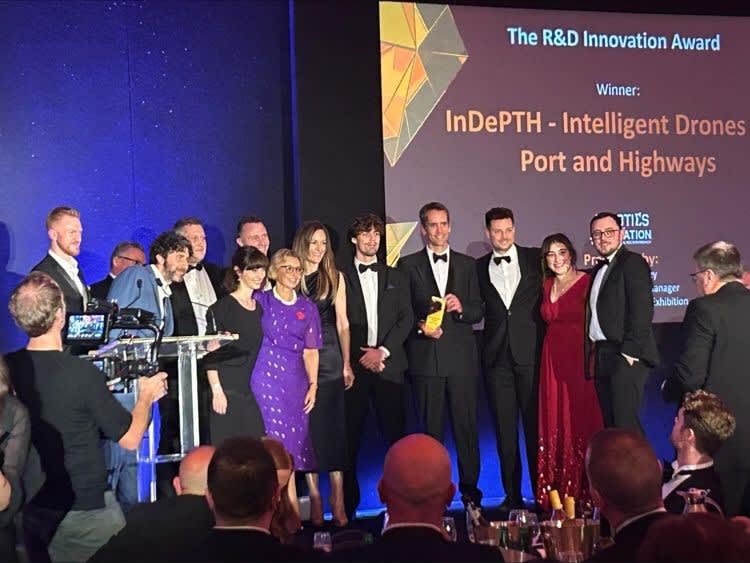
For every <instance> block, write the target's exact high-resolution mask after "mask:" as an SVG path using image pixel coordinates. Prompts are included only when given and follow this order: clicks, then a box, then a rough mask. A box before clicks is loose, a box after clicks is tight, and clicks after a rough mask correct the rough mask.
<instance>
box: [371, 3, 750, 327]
mask: <svg viewBox="0 0 750 563" xmlns="http://www.w3.org/2000/svg"><path fill="white" fill-rule="evenodd" d="M380 30H381V31H380V33H381V35H380V39H381V76H382V95H383V107H382V111H383V145H384V147H383V148H384V159H383V160H384V167H385V199H386V212H387V214H388V216H389V219H390V222H392V223H396V224H395V225H392V226H391V227H390V229H389V240H388V244H389V251H390V252H389V259H390V260H391V261H395V260H396V259H397V258H398V255H399V254H401V255H403V254H405V253H409V252H413V251H414V250H416V249H418V248H421V246H422V241H421V240H420V237H419V229H418V228H416V227H417V211H418V209H419V208H420V206H421V205H422V204H424V203H426V202H428V201H432V200H437V201H442V202H443V203H445V204H446V205H447V206H448V207H449V208H450V210H451V219H452V223H453V232H452V235H451V243H452V246H453V247H454V248H455V249H456V250H459V251H461V252H467V253H468V254H471V255H473V256H479V255H481V254H484V253H486V252H488V251H489V246H488V244H487V243H486V239H485V236H484V212H485V211H486V210H487V209H489V208H491V207H496V206H503V207H510V208H511V209H513V210H514V212H515V215H516V224H517V235H516V236H517V240H518V242H519V243H521V244H525V245H539V244H540V243H541V241H542V239H543V238H544V237H545V236H546V235H548V234H550V233H554V232H564V233H566V234H568V235H569V236H570V238H571V239H572V240H573V241H574V243H575V244H576V246H577V248H578V249H579V262H580V263H579V266H582V267H591V265H592V263H593V262H592V261H593V259H594V257H595V255H596V254H595V251H594V249H593V247H592V246H591V243H590V240H589V238H588V235H589V230H588V228H589V219H590V218H591V216H592V215H594V214H595V213H596V212H598V211H602V210H611V211H614V212H616V213H618V214H620V216H621V218H622V221H623V226H624V228H625V241H626V244H628V245H630V246H631V248H632V249H634V250H636V251H639V252H642V254H643V256H644V257H645V258H646V260H648V262H649V264H650V265H651V268H652V272H653V279H654V305H655V308H656V309H655V311H656V312H655V322H669V321H680V320H682V316H683V313H684V310H685V306H686V305H687V303H688V300H689V299H691V298H693V297H694V296H695V290H694V288H693V286H692V283H691V282H690V279H689V277H688V274H689V273H690V272H692V271H693V270H694V265H693V262H692V259H691V256H692V254H693V252H694V251H695V250H696V249H697V248H698V247H700V246H701V245H703V244H704V243H706V242H709V241H712V240H716V239H726V240H730V241H732V242H734V243H735V244H737V245H738V246H739V248H740V249H741V250H744V251H746V252H750V232H748V230H747V228H746V226H745V223H746V219H745V215H746V212H745V210H746V209H747V208H748V206H749V205H750V196H748V195H747V193H748V192H747V190H746V189H745V185H746V182H747V180H746V177H747V155H748V153H749V152H750V137H749V136H748V130H747V129H748V127H749V126H750V123H749V122H748V112H747V104H746V100H747V99H748V97H749V96H750V76H749V75H748V74H747V73H742V72H738V69H740V68H742V66H743V64H744V61H746V60H748V57H750V39H749V38H748V37H750V35H749V33H750V19H749V18H724V17H696V16H673V15H669V16H667V15H643V14H614V13H606V14H605V13H586V12H562V11H541V10H513V9H500V8H487V7H470V6H452V7H451V6H447V5H437V4H412V3H402V2H381V4H380Z"/></svg>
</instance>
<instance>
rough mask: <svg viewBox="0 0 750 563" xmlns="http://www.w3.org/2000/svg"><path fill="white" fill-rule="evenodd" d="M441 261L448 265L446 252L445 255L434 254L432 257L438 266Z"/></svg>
mask: <svg viewBox="0 0 750 563" xmlns="http://www.w3.org/2000/svg"><path fill="white" fill-rule="evenodd" d="M440 260H442V261H443V262H445V263H446V264H447V263H448V253H447V252H446V253H445V254H433V255H432V261H433V262H435V264H437V263H438V262H439V261H440Z"/></svg>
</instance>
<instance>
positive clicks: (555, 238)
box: [542, 233, 578, 277]
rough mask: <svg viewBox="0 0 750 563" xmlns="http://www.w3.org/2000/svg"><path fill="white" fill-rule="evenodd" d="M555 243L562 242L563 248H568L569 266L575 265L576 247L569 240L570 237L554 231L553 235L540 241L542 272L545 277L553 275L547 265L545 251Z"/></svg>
mask: <svg viewBox="0 0 750 563" xmlns="http://www.w3.org/2000/svg"><path fill="white" fill-rule="evenodd" d="M555 243H559V244H562V245H563V246H564V247H565V248H567V249H568V254H570V265H571V266H575V265H576V259H577V258H578V254H577V253H576V249H575V248H574V247H573V243H572V242H570V239H569V238H568V237H567V236H565V235H564V234H563V233H555V234H553V235H549V236H547V237H545V239H544V240H543V241H542V273H544V275H545V276H546V277H551V276H554V275H555V273H554V272H553V271H552V270H550V269H549V266H547V253H548V252H549V249H550V248H552V245H553V244H555Z"/></svg>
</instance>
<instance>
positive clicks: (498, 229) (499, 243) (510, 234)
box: [484, 207, 516, 252]
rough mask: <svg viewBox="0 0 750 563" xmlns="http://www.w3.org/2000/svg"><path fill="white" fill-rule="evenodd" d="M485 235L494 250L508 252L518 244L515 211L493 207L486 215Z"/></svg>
mask: <svg viewBox="0 0 750 563" xmlns="http://www.w3.org/2000/svg"><path fill="white" fill-rule="evenodd" d="M484 226H485V231H484V234H485V235H486V236H487V239H488V240H489V241H490V245H491V246H492V249H493V250H495V251H497V252H507V251H508V250H510V247H511V246H513V244H515V242H516V225H515V219H514V217H513V211H511V210H510V209H508V208H507V207H493V208H492V209H490V210H489V211H487V213H485V214H484Z"/></svg>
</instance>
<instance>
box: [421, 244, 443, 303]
mask: <svg viewBox="0 0 750 563" xmlns="http://www.w3.org/2000/svg"><path fill="white" fill-rule="evenodd" d="M421 257H422V260H421V261H422V264H421V265H420V267H419V274H420V275H421V276H422V280H423V281H424V287H425V288H426V289H427V290H428V291H431V292H432V295H434V296H438V295H440V290H439V289H438V285H437V280H436V279H435V275H434V274H433V273H432V267H431V266H430V256H429V255H428V254H427V249H424V250H422V254H421ZM448 275H449V276H450V272H449V274H448ZM449 281H450V280H449Z"/></svg>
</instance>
